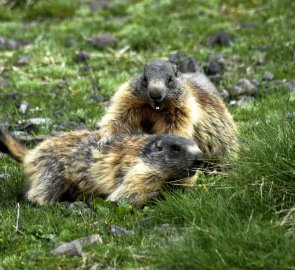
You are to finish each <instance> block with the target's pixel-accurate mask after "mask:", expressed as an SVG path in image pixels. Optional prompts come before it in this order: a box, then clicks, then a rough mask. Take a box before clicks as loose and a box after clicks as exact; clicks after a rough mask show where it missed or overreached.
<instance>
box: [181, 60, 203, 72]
mask: <svg viewBox="0 0 295 270" xmlns="http://www.w3.org/2000/svg"><path fill="white" fill-rule="evenodd" d="M178 68H179V71H180V72H182V73H190V72H203V68H202V66H201V63H200V62H199V61H198V60H196V59H195V58H193V57H189V58H188V59H186V60H185V61H184V62H183V63H182V64H181V65H179V67H178Z"/></svg>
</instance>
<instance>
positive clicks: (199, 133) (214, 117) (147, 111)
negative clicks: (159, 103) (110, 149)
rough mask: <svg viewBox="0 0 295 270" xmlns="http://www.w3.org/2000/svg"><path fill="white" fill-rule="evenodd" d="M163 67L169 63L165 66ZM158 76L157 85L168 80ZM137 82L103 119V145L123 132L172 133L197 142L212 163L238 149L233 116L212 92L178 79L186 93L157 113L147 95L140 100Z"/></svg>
mask: <svg viewBox="0 0 295 270" xmlns="http://www.w3.org/2000/svg"><path fill="white" fill-rule="evenodd" d="M157 64H158V62H157ZM160 65H162V62H160ZM163 65H167V63H165V62H164V64H163ZM165 75H166V74H165ZM142 76H143V75H142ZM154 76H155V77H156V75H154ZM157 76H158V77H157V78H156V79H155V81H157V80H158V81H161V79H162V77H164V75H163V76H161V70H160V71H158V70H157ZM135 79H136V80H140V79H138V78H135ZM133 81H134V79H133V80H131V81H129V82H127V83H124V84H123V85H122V86H121V87H120V88H119V90H118V91H117V93H116V94H115V95H114V97H113V100H112V105H111V107H110V108H109V110H108V112H107V113H106V115H105V116H104V117H103V118H102V120H101V122H100V131H101V132H102V134H103V140H102V141H107V140H108V138H111V137H112V136H113V135H115V134H118V133H121V132H126V133H132V132H134V131H142V132H144V133H149V134H166V133H170V134H175V135H178V136H183V137H186V138H190V139H194V140H195V141H196V142H198V145H199V147H200V149H201V150H202V151H203V153H204V154H205V157H206V158H209V159H210V158H217V159H220V158H222V157H224V156H226V155H228V154H229V153H232V152H233V150H236V149H237V147H238V142H237V129H236V126H235V124H234V122H233V119H232V116H231V115H230V113H229V112H228V110H227V108H226V106H225V104H224V103H223V101H222V99H221V98H220V97H219V96H218V95H216V94H214V93H212V91H211V92H210V91H206V89H204V88H206V87H205V86H204V85H203V89H202V88H200V87H199V86H198V85H196V84H194V83H193V82H192V81H190V80H189V79H188V78H183V77H181V76H179V77H176V78H175V81H176V82H177V85H178V87H179V89H180V90H181V91H182V92H181V93H179V94H178V93H176V94H173V95H174V96H172V97H169V99H168V98H167V99H166V100H165V101H163V103H164V102H165V108H164V109H163V110H161V111H157V110H155V109H154V108H153V106H152V105H151V100H150V99H149V98H148V97H147V95H148V93H147V92H143V93H142V92H141V96H140V97H139V96H138V95H137V94H136V91H138V90H136V89H135V87H134V83H133ZM154 84H155V83H154ZM159 85H160V86H161V87H162V88H161V87H159V89H156V90H157V91H158V92H160V93H163V92H167V93H169V91H170V89H165V88H163V85H165V84H164V83H162V82H161V84H159ZM164 87H166V86H164ZM167 88H168V86H167ZM154 89H155V88H153V90H154ZM158 92H157V93H158ZM144 95H145V96H144Z"/></svg>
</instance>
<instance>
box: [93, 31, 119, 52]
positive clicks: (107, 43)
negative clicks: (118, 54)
mask: <svg viewBox="0 0 295 270" xmlns="http://www.w3.org/2000/svg"><path fill="white" fill-rule="evenodd" d="M88 41H89V43H90V44H91V45H92V46H93V47H94V48H97V49H102V48H106V47H114V46H115V45H116V44H117V39H116V38H115V37H114V36H113V35H111V34H102V35H97V36H94V37H91V38H90V39H89V40H88Z"/></svg>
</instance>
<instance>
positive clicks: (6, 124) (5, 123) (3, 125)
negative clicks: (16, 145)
mask: <svg viewBox="0 0 295 270" xmlns="http://www.w3.org/2000/svg"><path fill="white" fill-rule="evenodd" d="M9 126H10V123H9V121H8V120H5V121H3V122H0V129H3V130H8V128H9Z"/></svg>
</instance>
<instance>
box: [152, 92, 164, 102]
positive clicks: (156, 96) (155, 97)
mask: <svg viewBox="0 0 295 270" xmlns="http://www.w3.org/2000/svg"><path fill="white" fill-rule="evenodd" d="M149 98H150V99H151V100H152V101H157V102H160V101H162V99H163V96H162V94H161V92H159V91H152V92H149Z"/></svg>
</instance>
